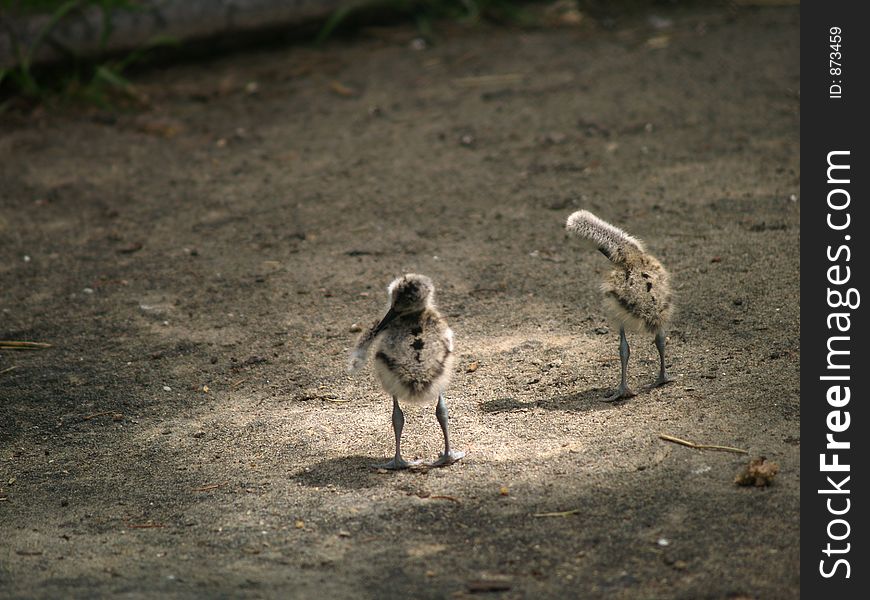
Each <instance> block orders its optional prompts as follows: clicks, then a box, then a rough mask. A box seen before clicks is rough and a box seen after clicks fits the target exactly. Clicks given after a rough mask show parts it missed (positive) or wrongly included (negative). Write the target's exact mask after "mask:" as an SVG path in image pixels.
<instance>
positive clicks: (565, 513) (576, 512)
mask: <svg viewBox="0 0 870 600" xmlns="http://www.w3.org/2000/svg"><path fill="white" fill-rule="evenodd" d="M579 514H580V509H579V508H575V509H573V510H563V511H562V512H548V513H535V514H533V515H532V516H533V517H570V516H571V515H579Z"/></svg>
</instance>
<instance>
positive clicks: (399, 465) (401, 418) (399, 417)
mask: <svg viewBox="0 0 870 600" xmlns="http://www.w3.org/2000/svg"><path fill="white" fill-rule="evenodd" d="M404 426H405V413H403V412H402V408H401V407H400V406H399V400H398V398H396V397H395V396H393V433H394V434H395V435H396V456H395V457H393V460H391V461H390V462H388V463H384V464H381V465H375V466H376V467H377V468H379V469H393V470H397V469H407V468H408V467H410V466H413V465H415V464H417V463H418V462H419V461H416V462H408V461H406V460H405V459H403V458H402V428H403V427H404Z"/></svg>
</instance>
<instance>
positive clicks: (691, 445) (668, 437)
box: [659, 433, 749, 454]
mask: <svg viewBox="0 0 870 600" xmlns="http://www.w3.org/2000/svg"><path fill="white" fill-rule="evenodd" d="M659 437H660V438H661V439H663V440H665V441H666V442H673V443H675V444H681V445H683V446H688V447H689V448H694V449H695V450H720V451H722V452H735V453H737V454H749V450H742V449H740V448H732V447H731V446H713V445H711V444H696V443H695V442H690V441H688V440H681V439H680V438H678V437H674V436H672V435H667V434H666V433H660V434H659Z"/></svg>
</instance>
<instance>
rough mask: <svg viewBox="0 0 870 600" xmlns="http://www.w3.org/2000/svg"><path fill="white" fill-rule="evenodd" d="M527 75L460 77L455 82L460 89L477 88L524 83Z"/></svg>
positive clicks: (506, 74)
mask: <svg viewBox="0 0 870 600" xmlns="http://www.w3.org/2000/svg"><path fill="white" fill-rule="evenodd" d="M524 77H525V75H522V74H520V73H505V74H501V75H480V76H477V77H458V78H456V79H454V80H453V83H454V84H455V85H458V86H460V87H477V86H480V85H503V84H508V83H517V82H519V81H522V80H523V78H524Z"/></svg>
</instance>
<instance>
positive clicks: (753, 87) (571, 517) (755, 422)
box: [0, 7, 800, 599]
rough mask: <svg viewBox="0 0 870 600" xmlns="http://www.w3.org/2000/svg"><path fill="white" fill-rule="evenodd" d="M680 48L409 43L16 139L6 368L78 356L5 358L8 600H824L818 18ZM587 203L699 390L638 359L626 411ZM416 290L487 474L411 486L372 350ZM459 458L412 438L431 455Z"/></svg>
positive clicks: (788, 18) (311, 53)
mask: <svg viewBox="0 0 870 600" xmlns="http://www.w3.org/2000/svg"><path fill="white" fill-rule="evenodd" d="M656 16H657V17H659V18H658V19H653V20H650V19H648V18H647V16H645V15H638V16H636V17H633V18H631V19H626V20H624V21H621V22H619V23H618V24H617V26H616V27H615V28H614V29H610V30H608V29H603V28H601V27H599V26H598V25H596V24H595V23H593V22H589V21H587V22H584V23H583V24H581V25H580V26H578V27H565V28H552V29H542V30H525V31H521V30H513V29H493V30H486V29H477V30H473V31H463V30H459V29H454V28H450V29H447V30H444V31H442V32H441V35H440V37H439V39H438V40H437V43H434V44H431V45H429V46H428V47H426V48H424V49H415V47H414V46H413V45H412V44H411V40H412V39H413V38H414V37H415V35H416V34H415V32H414V31H413V29H410V28H402V27H398V28H384V29H377V30H371V31H369V32H367V33H364V34H361V35H359V36H357V37H355V38H354V39H351V40H344V41H340V40H338V41H334V42H331V43H330V44H328V45H327V47H326V48H325V49H323V50H316V49H310V48H305V47H300V46H292V47H286V48H281V49H273V50H268V51H266V50H263V51H259V52H256V53H252V54H245V55H234V56H230V57H226V58H222V59H220V60H216V61H214V62H209V63H200V64H189V65H184V66H178V67H174V68H171V69H165V70H163V71H162V72H159V73H157V72H155V73H150V74H147V75H146V76H145V77H144V78H143V79H142V81H141V82H140V84H139V86H140V88H139V89H140V91H141V93H143V94H145V95H147V97H148V99H149V105H148V107H147V108H145V109H143V110H141V111H139V112H135V113H126V112H120V113H119V112H112V111H82V110H68V111H61V112H52V113H48V112H42V113H39V112H38V113H36V114H34V115H31V116H29V117H21V116H14V115H7V116H5V117H2V121H0V127H2V135H0V237H2V243H0V308H2V316H0V339H6V340H28V341H38V342H47V343H51V344H52V345H53V346H52V347H51V348H49V349H45V350H35V351H30V352H25V351H17V352H13V351H2V352H0V398H2V402H0V597H3V598H60V597H64V598H73V597H79V598H93V597H107V596H120V597H135V598H138V597H180V598H186V597H212V598H230V597H245V598H258V597H282V598H315V597H316V598H462V597H466V596H469V597H470V596H475V597H498V598H505V599H507V598H765V599H769V598H794V597H798V595H799V582H800V576H799V552H798V544H799V539H800V536H799V528H798V517H799V498H798V491H799V483H800V471H799V470H800V461H799V449H800V433H799V432H800V430H799V417H800V409H799V383H798V372H799V368H800V353H799V338H800V327H799V302H798V287H799V278H800V262H799V257H798V244H799V238H800V233H799V224H800V200H799V198H798V197H797V194H798V189H799V182H800V163H799V114H800V97H799V92H798V90H799V84H800V79H799V45H798V44H799V38H798V28H799V11H798V9H797V8H794V7H792V8H780V9H765V10H738V11H734V10H728V9H706V10H694V11H689V12H675V13H667V12H665V13H663V12H659V13H656ZM581 207H583V208H588V209H590V210H593V211H595V212H596V213H598V214H600V215H601V216H602V217H604V218H607V219H609V220H611V221H613V222H615V223H617V224H619V225H621V226H623V227H624V228H626V229H627V230H628V231H630V232H632V233H633V234H635V235H636V236H638V237H640V238H642V239H644V240H645V241H646V243H647V246H648V248H649V249H650V250H651V251H652V252H653V253H655V254H656V255H657V256H658V257H659V258H660V260H661V261H662V262H663V263H664V264H665V265H666V266H668V267H669V268H670V270H671V271H672V273H673V278H674V285H675V288H676V290H677V294H678V298H679V300H678V302H679V312H678V314H677V316H676V318H675V320H674V322H673V324H672V327H671V328H670V330H669V339H668V349H667V356H668V365H669V369H670V371H671V373H672V374H673V375H674V376H675V378H676V381H675V382H674V383H672V384H670V385H668V386H664V387H661V388H657V389H649V384H651V383H652V381H653V380H654V378H655V375H656V369H657V355H656V352H655V348H654V346H653V344H652V340H651V339H649V338H646V337H644V336H640V335H633V336H630V338H629V340H630V342H631V344H632V359H631V365H630V382H631V384H632V385H633V386H634V387H635V388H637V389H638V390H639V392H640V393H639V394H638V395H637V396H636V397H635V398H632V399H631V400H628V401H625V402H619V403H615V404H606V403H602V402H600V401H599V400H600V398H602V397H603V396H605V395H606V394H608V393H609V392H610V391H611V390H612V389H613V388H614V386H615V383H616V381H617V377H618V370H619V359H618V342H617V331H616V330H615V329H614V328H613V326H612V325H609V324H608V323H607V321H606V319H605V316H604V313H603V310H602V308H601V302H600V295H599V292H598V282H599V280H600V278H601V277H602V275H603V274H604V273H606V272H607V270H609V264H608V262H607V260H606V259H605V258H604V257H603V256H601V255H600V254H599V253H598V252H596V251H595V250H594V249H593V248H590V247H589V246H587V245H586V244H584V243H581V242H580V241H579V240H577V239H574V238H570V237H569V236H568V235H567V234H566V233H565V231H564V228H563V224H564V220H565V218H566V217H567V216H568V214H570V212H572V211H573V210H576V209H578V208H581ZM407 271H414V272H420V273H425V274H427V275H429V276H430V277H432V278H433V280H434V281H435V283H436V285H437V287H438V301H439V306H440V307H441V309H442V311H443V312H444V314H445V315H446V316H447V318H448V319H449V321H450V324H451V326H452V327H453V329H454V331H455V332H456V344H457V361H456V369H455V371H456V372H455V375H454V378H453V383H452V385H451V386H450V388H449V390H448V392H447V398H448V402H449V406H450V410H451V413H450V419H451V426H452V432H453V442H454V445H455V447H457V448H459V449H462V450H465V451H466V452H467V457H466V458H465V459H464V460H462V461H461V462H460V463H458V464H456V465H454V466H452V467H449V468H444V469H431V470H419V471H411V472H407V471H406V472H399V473H392V472H389V473H387V472H379V471H377V470H375V469H372V468H370V465H371V464H372V463H376V462H379V461H382V460H384V459H386V458H389V457H390V456H391V454H392V451H393V437H392V432H391V429H390V403H389V399H388V398H387V397H386V396H385V394H384V393H383V392H382V391H381V390H380V388H379V387H378V385H377V383H376V381H375V378H374V375H373V373H372V372H371V370H368V371H365V372H363V373H362V374H360V375H358V376H350V375H348V374H347V372H346V364H347V353H348V350H349V348H350V346H351V345H352V343H353V341H354V338H355V337H356V335H357V334H355V333H353V331H352V329H353V325H354V324H355V323H362V324H366V323H369V322H371V321H372V320H374V319H376V318H378V317H379V316H380V315H381V314H383V311H384V309H385V304H386V295H385V290H384V288H385V286H386V284H387V283H388V282H389V281H390V280H391V279H392V278H393V277H394V276H396V275H398V274H400V273H403V272H407ZM475 367H476V368H475ZM663 433H664V434H670V435H675V436H678V437H681V438H686V439H689V440H693V441H696V442H700V443H707V444H724V445H727V446H735V447H739V448H744V449H746V450H748V451H749V452H750V455H749V456H759V455H761V456H766V457H767V458H768V459H769V460H772V461H775V462H776V463H778V464H779V466H780V472H779V475H777V477H776V478H775V480H774V482H773V485H771V486H770V487H765V488H754V487H740V486H737V485H735V483H734V477H735V474H736V473H737V472H738V471H739V470H740V468H741V466H742V465H744V464H746V463H747V461H748V458H749V457H748V456H744V455H739V454H734V453H728V452H715V451H709V450H696V449H691V448H688V447H684V446H680V445H676V444H672V443H668V442H665V441H663V440H661V439H660V438H659V435H660V434H663ZM440 447H441V435H440V431H439V429H438V425H437V423H436V421H435V417H434V410H433V409H428V408H426V409H420V410H414V409H410V410H408V411H407V424H406V427H405V436H404V448H405V451H406V454H407V457H409V458H414V457H417V458H424V459H427V460H431V459H434V458H435V457H436V456H437V454H438V452H439V450H440ZM542 513H565V514H562V515H557V516H552V515H550V516H539V515H541V514H542Z"/></svg>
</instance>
